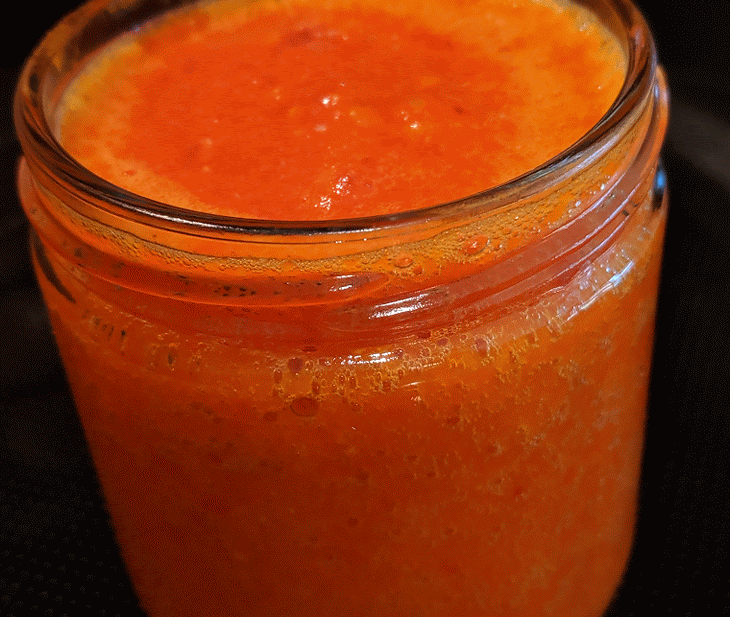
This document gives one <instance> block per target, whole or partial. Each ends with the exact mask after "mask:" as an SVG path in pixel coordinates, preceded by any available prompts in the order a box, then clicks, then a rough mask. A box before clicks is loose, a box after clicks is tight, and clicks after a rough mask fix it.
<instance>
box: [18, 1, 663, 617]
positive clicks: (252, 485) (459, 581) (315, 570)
mask: <svg viewBox="0 0 730 617" xmlns="http://www.w3.org/2000/svg"><path fill="white" fill-rule="evenodd" d="M169 4H170V3H168V2H136V3H135V2H127V3H118V2H110V3H108V4H105V3H94V4H91V5H88V6H86V7H83V8H82V9H81V10H80V11H79V12H77V13H75V14H73V15H71V16H70V17H69V18H67V19H66V20H65V21H64V22H62V24H61V25H60V26H57V27H56V28H55V29H54V30H53V31H51V32H50V33H49V34H48V35H47V37H46V38H45V39H44V41H43V42H42V43H41V45H40V46H39V47H38V48H37V50H36V51H35V52H34V55H33V56H32V57H31V58H30V60H29V62H28V64H27V66H26V67H25V70H24V72H23V75H22V78H21V81H20V84H19V87H18V91H17V96H16V108H15V119H16V127H17V131H18V134H19V137H20V140H21V143H22V147H23V152H24V159H23V161H22V162H21V165H20V168H19V176H18V182H19V191H20V196H21V200H22V203H23V205H24V208H25V211H26V213H27V215H28V217H29V219H30V221H31V224H32V232H31V246H32V253H33V259H34V264H35V268H36V274H37V277H38V280H39V283H40V286H41V288H42V290H43V295H44V298H45V302H46V305H47V307H48V312H49V315H50V318H51V321H52V324H53V329H54V334H55V337H56V340H57V343H58V347H59V350H60V353H61V356H62V358H63V362H64V366H65V368H66V372H67V375H68V379H69V382H70V385H71V388H72V390H73V393H74V397H75V401H76V405H77V408H78V413H79V415H80V417H81V420H82V423H83V426H84V430H85V433H86V437H87V439H88V442H89V446H90V449H91V452H92V455H93V459H94V462H95V465H96V469H97V471H98V475H99V479H100V481H101V485H102V487H103V491H104V495H105V498H106V502H107V506H108V509H109V512H110V514H111V518H112V521H113V524H114V527H115V530H116V535H117V539H118V542H119V546H120V550H121V552H122V555H123V557H124V560H125V562H126V565H127V568H128V571H129V574H130V577H131V579H132V581H133V583H134V586H135V589H136V591H137V593H138V595H139V597H140V600H141V604H142V606H143V607H144V608H145V609H146V610H147V611H148V612H149V614H150V616H151V617H172V616H175V617H181V616H187V615H190V616H200V615H242V616H243V615H256V616H262V617H264V616H274V615H317V616H326V615H338V616H346V615H352V616H356V615H363V616H365V615H414V616H415V615H418V616H427V615H440V616H451V615H460V616H463V617H469V616H477V615H478V616H484V615H488V616H490V617H497V616H507V615H521V616H526V617H533V616H534V617H537V616H541V615H561V617H573V616H575V617H587V616H597V615H600V614H601V613H602V612H603V611H604V610H605V608H606V606H607V605H608V603H609V600H610V598H611V595H612V594H613V592H614V590H615V588H616V586H617V584H618V582H619V580H620V578H621V575H622V572H623V569H624V567H625V564H626V561H627V559H628V555H629V552H630V549H631V544H632V538H633V531H634V525H635V516H636V502H637V488H638V480H639V472H640V464H641V455H642V446H643V431H644V421H645V408H646V398H647V386H648V378H649V371H650V361H651V353H652V340H653V328H654V311H655V301H656V296H657V287H658V283H659V274H660V263H661V248H662V238H663V232H664V226H665V220H666V205H665V203H664V192H663V177H662V174H661V171H659V173H658V172H657V167H658V155H659V149H660V147H661V142H662V139H663V137H664V133H665V129H666V124H667V91H666V86H665V82H664V78H663V74H662V72H661V70H659V69H658V68H657V65H656V58H655V51H654V47H653V43H652V39H651V36H650V34H649V32H648V30H647V27H646V24H645V23H644V21H643V19H642V18H641V16H640V15H639V14H638V13H637V11H636V10H635V9H634V8H633V7H632V6H631V5H630V4H629V3H628V2H625V1H624V0H615V1H609V0H606V1H596V2H590V3H586V4H587V6H589V7H590V8H592V9H593V10H595V11H596V12H597V13H598V14H599V16H600V17H601V19H602V21H603V22H604V23H605V25H606V27H607V28H609V29H610V30H611V31H612V32H613V33H614V35H615V36H616V37H617V38H618V40H619V41H620V43H621V45H622V46H624V48H625V53H626V57H627V59H628V61H627V75H626V80H625V83H624V86H623V88H622V90H621V92H620V95H619V97H618V98H617V100H616V101H615V103H614V104H613V105H612V106H611V108H610V110H609V111H608V112H607V113H606V115H605V116H604V117H603V118H602V119H601V121H600V122H599V123H598V124H597V125H596V126H595V127H594V128H593V129H591V130H590V131H589V132H588V133H587V134H586V135H585V136H584V137H583V138H582V139H581V140H580V141H578V142H577V143H576V144H574V145H573V146H571V147H570V148H569V149H568V150H566V151H565V152H563V153H562V154H560V155H559V156H557V157H555V158H553V159H551V160H550V161H548V162H547V163H546V164H544V165H542V166H540V167H539V168H537V169H534V170H532V171H531V172H529V173H527V174H525V175H523V176H521V177H519V178H517V179H515V180H513V181H510V182H508V183H506V184H503V185H500V186H498V187H495V188H492V189H489V190H487V191H485V192H482V193H480V194H477V195H475V196H472V197H469V198H466V199H463V200H460V201H456V202H452V203H448V204H443V205H437V206H433V207H429V208H425V209H419V210H414V211H407V212H402V213H398V214H394V215H381V216H374V217H368V218H358V219H350V220H337V221H321V222H296V223H291V222H285V221H266V220H250V219H236V218H232V217H222V216H213V215H206V214H202V213H197V212H192V211H186V210H182V209H179V208H174V207H172V206H169V205H165V204H162V203H159V202H155V201H152V200H149V199H145V198H143V197H140V196H138V195H134V194H132V193H129V192H127V191H125V190H123V189H121V188H118V187H116V186H114V185H112V184H110V183H108V182H106V181H104V180H102V179H100V178H98V177H97V176H95V175H93V174H92V173H91V172H89V171H88V170H87V169H85V168H84V167H83V166H82V165H80V164H79V163H78V162H77V161H76V160H74V159H73V158H72V157H70V156H69V155H68V154H67V152H66V151H65V150H64V149H63V148H62V147H61V145H59V143H58V140H57V138H56V137H55V136H54V132H53V130H52V128H51V127H52V126H53V123H54V114H55V113H56V111H57V109H58V107H59V105H60V102H61V101H62V99H63V94H64V91H65V88H66V87H67V85H68V83H69V81H70V80H71V79H72V77H73V76H74V75H75V74H76V73H77V72H78V70H79V67H81V66H83V64H84V62H85V60H86V59H87V58H88V57H89V56H90V55H91V54H93V53H94V51H95V50H97V49H98V48H100V47H101V46H103V45H104V44H105V43H106V42H107V41H109V40H111V39H112V38H113V37H114V36H116V35H117V34H119V33H122V32H124V31H127V30H129V29H130V28H132V27H133V26H134V24H136V23H139V22H140V21H143V20H145V19H147V18H149V17H151V16H153V15H155V14H157V13H159V12H161V11H163V10H165V9H166V7H168V5H169Z"/></svg>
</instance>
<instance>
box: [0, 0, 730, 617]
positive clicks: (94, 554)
mask: <svg viewBox="0 0 730 617" xmlns="http://www.w3.org/2000/svg"><path fill="white" fill-rule="evenodd" d="M71 4H73V3H71ZM688 4H689V5H691V6H686V5H688ZM69 6H70V5H69V4H68V3H66V6H65V7H64V6H63V3H60V4H59V5H58V6H54V7H53V8H52V9H51V8H48V9H44V8H37V7H34V6H30V4H29V7H25V8H23V7H21V13H22V14H23V15H26V16H27V19H26V20H25V21H23V20H20V21H19V22H18V23H19V24H20V26H19V29H20V32H21V35H22V36H21V39H20V41H21V44H17V43H16V44H13V45H12V46H11V48H10V49H9V50H8V51H7V52H6V53H5V54H4V56H3V57H2V62H3V64H2V67H3V68H2V69H0V78H1V79H0V96H2V101H1V103H2V110H1V113H2V116H0V155H1V157H2V160H1V161H0V178H1V182H0V190H1V191H2V202H1V203H2V206H1V208H2V209H1V210H0V615H3V616H7V617H35V616H36V615H37V616H41V615H42V616H47V617H62V616H67V617H74V616H75V615H86V614H92V615H109V616H114V615H119V616H121V617H125V616H132V617H134V616H137V617H139V616H141V615H144V614H143V613H142V612H141V611H140V610H139V609H138V608H137V604H136V599H135V597H134V593H133V592H132V590H131V588H130V585H129V582H128V579H127V577H126V574H125V571H124V566H123V565H122V563H121V560H120V558H119V554H118V551H117V548H116V545H115V543H114V538H113V534H112V532H111V529H110V526H109V523H108V520H107V516H106V513H105V511H104V506H103V501H102V499H101V497H100V493H99V488H98V485H97V482H96V478H95V475H94V471H93V468H92V466H91V463H90V459H89V455H88V452H87V450H86V446H85V443H84V439H83V435H82V432H81V429H80V427H79V424H78V422H77V420H76V416H75V412H74V408H73V402H72V400H71V398H70V395H69V392H68V389H67V387H66V384H65V381H64V376H63V370H62V368H61V366H60V363H59V360H58V356H57V353H56V350H55V347H54V344H53V340H52V338H51V334H50V330H49V326H48V322H47V319H46V315H45V313H44V309H43V305H42V302H41V298H40V295H39V292H38V289H37V287H36V284H35V281H34V279H33V276H32V273H31V271H30V266H29V261H28V252H27V249H26V234H27V225H26V223H25V219H24V217H23V215H22V211H21V210H20V207H19V205H18V202H17V199H16V197H15V188H14V171H15V164H16V160H17V157H18V155H19V147H18V145H17V142H16V141H15V139H14V137H13V131H12V128H11V123H10V119H9V108H10V103H9V101H10V96H11V91H12V88H13V85H14V81H15V78H16V75H17V69H18V66H19V64H20V62H21V61H22V59H23V57H24V56H25V55H26V54H27V52H28V51H29V49H30V46H31V44H32V42H33V41H34V40H35V39H37V38H38V36H39V35H40V33H41V32H42V30H43V29H44V28H45V27H47V26H49V25H51V23H53V21H55V19H56V18H57V17H58V15H59V14H61V13H62V12H63V11H64V9H65V8H68V7H69ZM702 6H703V5H702V3H685V2H680V1H679V0H670V1H669V2H665V3H662V4H661V5H657V6H653V5H649V6H645V7H644V10H645V12H646V13H647V14H648V16H649V19H650V22H651V23H652V26H653V28H654V30H655V32H656V35H657V39H658V43H659V51H660V54H661V57H662V60H663V62H664V64H665V65H666V66H667V70H668V74H669V80H670V86H671V89H672V96H673V101H672V119H671V125H670V131H669V138H668V141H667V145H666V148H665V152H664V161H665V165H666V169H667V174H668V177H669V183H670V200H671V201H670V217H669V226H668V231H667V241H666V254H665V263H664V270H663V278H662V289H661V295H660V300H659V314H658V322H657V335H656V350H655V359H654V369H653V376H652V387H651V403H650V409H649V419H648V427H647V441H646V451H645V459H644V467H643V478H642V484H641V501H640V516H639V523H638V528H637V535H636V543H635V547H634V552H633V556H632V559H631V562H630V564H629V567H628V570H627V572H626V576H625V580H624V583H623V585H622V586H621V588H620V589H619V591H618V593H617V595H616V598H615V600H614V602H613V604H612V606H611V607H610V609H609V611H608V614H607V615H610V616H611V617H629V616H637V617H638V616H643V615H652V616H653V615H661V616H663V615H682V616H685V615H691V616H701V617H705V616H708V615H711V616H714V615H722V614H729V613H730V577H729V576H728V574H727V572H728V571H730V550H729V546H730V326H729V325H728V323H729V322H730V76H729V75H728V70H727V65H728V62H730V45H728V34H727V28H728V27H730V10H728V8H727V5H726V7H725V8H724V9H722V8H721V9H719V11H720V12H718V11H717V10H716V9H714V8H713V12H710V11H703V10H702ZM35 13H39V14H38V15H37V14H35ZM26 34H27V36H26ZM23 37H24V38H23ZM5 44H6V45H7V42H6V43H5ZM24 45H25V47H24ZM183 592H184V590H181V593H183ZM455 617H457V616H455ZM486 617H488V616H486Z"/></svg>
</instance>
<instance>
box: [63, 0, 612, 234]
mask: <svg viewBox="0 0 730 617" xmlns="http://www.w3.org/2000/svg"><path fill="white" fill-rule="evenodd" d="M229 4H230V3H228V4H226V3H223V4H213V5H211V6H209V7H207V8H205V5H203V8H200V9H197V10H193V11H186V12H183V13H182V14H173V16H170V17H168V19H167V20H166V21H165V23H164V24H156V23H155V24H153V25H151V26H148V27H147V28H143V29H142V32H141V33H135V34H133V35H130V36H128V37H126V38H124V39H123V40H121V41H119V42H118V43H117V45H116V48H115V49H114V50H113V51H110V52H108V53H107V54H105V55H102V57H101V59H100V60H98V61H97V62H96V63H92V64H91V66H90V67H89V68H88V69H87V70H86V71H85V73H84V75H83V77H82V78H81V79H78V80H77V82H76V84H75V86H74V87H73V88H72V90H71V91H70V92H69V93H68V94H67V97H66V109H65V112H64V115H63V116H62V120H61V139H62V142H63V144H64V146H65V147H66V148H67V149H68V150H69V151H70V153H71V154H72V155H73V156H75V157H76V158H77V159H78V160H79V161H81V162H82V163H83V164H84V165H86V166H87V167H88V168H89V169H91V170H92V171H94V172H95V173H96V174H97V175H100V176H102V177H104V178H107V179H109V180H111V181H112V182H114V183H116V184H117V185H119V186H122V187H124V188H126V189H128V190H131V191H132V192H136V193H139V194H141V195H144V196H146V197H150V198H153V199H157V200H160V201H164V202H167V203H172V204H175V205H182V206H185V207H191V208H195V209H197V210H202V211H206V212H215V213H219V214H227V215H230V216H240V217H253V218H261V219H284V220H314V219H338V218H351V217H359V216H369V215H375V214H383V213H392V212H399V211H402V210H411V209H416V208H423V207H426V206H432V205H436V204H439V203H442V202H448V201H452V200H455V199H458V198H462V197H466V196H468V195H471V194H473V193H477V192H479V191H482V190H485V189H487V188H490V187H492V186H495V185H497V184H501V183H503V182H506V181H508V180H511V179H513V178H515V177H517V176H519V175H521V174H523V173H525V172H527V171H529V170H531V169H533V168H534V167H536V166H538V165H540V164H541V163H544V162H545V161H547V160H548V159H550V158H551V157H553V156H555V155H557V154H558V153H560V152H561V151H562V150H564V149H565V148H567V147H568V146H570V145H571V144H573V142H575V141H577V140H578V139H579V138H580V137H581V136H583V135H584V134H585V133H586V132H587V131H588V130H589V129H590V128H591V127H592V126H593V125H594V124H596V123H597V122H598V120H599V119H600V118H601V116H602V115H603V114H604V113H605V112H606V111H607V110H608V108H609V106H610V104H611V103H612V102H613V100H614V99H615V97H616V95H617V94H618V91H619V89H620V87H621V84H622V80H623V75H624V70H625V69H624V64H625V59H624V57H623V55H622V53H621V50H620V47H619V45H618V43H617V42H616V41H615V40H614V39H613V38H611V37H610V36H609V35H608V34H607V33H606V32H604V31H603V30H601V28H600V27H599V25H598V24H597V23H596V21H595V18H593V17H591V16H590V14H589V13H587V12H585V11H579V10H578V9H577V8H575V7H571V6H570V5H567V6H565V5H562V4H557V3H536V2H533V1H530V0H520V1H519V2H517V3H516V4H515V3H514V2H503V1H494V0H482V1H480V2H476V3H469V4H468V5H467V6H462V5H461V4H460V3H458V2H452V1H451V0H442V1H439V2H435V3H434V2H431V3H426V5H425V6H424V3H423V2H415V1H413V0H408V1H406V2H388V1H382V0H381V1H373V0H369V1H366V0H362V1H361V2H347V1H345V0H336V1H334V2H320V1H304V2H287V3H284V4H283V6H282V5H274V6H271V5H270V4H267V3H262V4H260V5H259V4H252V5H244V7H243V8H241V7H240V6H238V7H231V6H229ZM239 4H240V3H239Z"/></svg>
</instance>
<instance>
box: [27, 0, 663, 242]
mask: <svg viewBox="0 0 730 617" xmlns="http://www.w3.org/2000/svg"><path fill="white" fill-rule="evenodd" d="M187 1H189V0H187ZM572 1H575V2H576V3H578V4H581V5H582V6H585V7H586V8H588V9H589V10H592V11H593V12H594V13H595V14H598V16H599V18H600V19H602V21H604V23H605V21H606V20H610V21H611V22H612V23H608V24H606V25H608V26H609V27H612V29H613V30H614V34H617V35H621V34H623V36H624V37H625V39H624V40H623V41H622V40H619V43H620V44H623V45H625V53H626V60H627V64H626V75H625V78H624V82H623V85H622V87H621V90H620V92H619V93H618V95H617V97H616V98H615V100H614V102H613V103H612V104H611V106H610V107H609V109H608V110H607V111H606V112H605V114H604V115H603V116H602V117H601V119H600V120H599V121H598V122H597V123H596V124H595V125H594V126H593V127H592V128H591V129H590V130H589V131H588V132H587V133H585V134H584V135H583V136H582V137H581V138H580V139H579V140H577V141H576V142H574V143H573V144H572V145H570V146H568V147H567V148H566V149H565V150H563V151H562V152H560V153H559V154H557V155H556V156H554V157H552V158H551V159H549V160H547V161H545V162H544V163H541V164H540V165H538V166H536V167H534V168H533V169H531V170H529V171H527V172H525V173H524V174H522V175H519V176H517V177H515V178H512V179H510V180H508V181H507V182H505V183H503V184H499V185H496V186H493V187H490V188H488V189H486V190H484V191H480V192H478V193H475V194H473V195H470V196H466V197H462V198H459V199H456V200H453V201H449V202H445V203H440V204H434V205H431V206H426V207H420V208H415V209H409V210H404V211H401V212H397V213H391V214H378V215H370V216H362V217H353V218H346V219H329V220H327V219H325V220H316V221H307V220H294V221H291V220H281V219H260V218H256V219H252V218H239V217H233V216H223V215H216V214H209V213H205V212H199V211H195V210H189V209H185V208H181V207H177V206H172V205H170V204H166V203H163V202H160V201H156V200H154V199H149V198H146V197H143V196H141V195H138V194H136V193H133V192H130V191H128V190H126V189H123V188H121V187H119V186H116V185H115V184H113V183H111V182H109V181H107V180H105V179H103V178H101V177H99V176H97V175H95V174H93V173H92V172H91V171H90V170H88V169H87V168H86V167H84V166H83V165H81V164H80V163H79V162H78V161H77V160H76V159H74V158H73V157H71V156H70V155H69V154H68V153H67V152H66V150H65V149H64V148H63V147H62V146H61V144H60V143H59V142H58V140H57V139H56V137H55V135H54V133H53V131H52V129H51V127H50V123H49V120H48V116H47V110H46V109H45V107H46V106H45V105H44V99H45V98H46V92H47V85H46V84H45V83H44V80H43V78H44V77H46V78H47V77H48V75H49V73H50V71H53V70H55V71H58V68H57V63H55V62H54V61H53V58H54V55H55V53H59V52H60V51H62V50H63V45H64V44H67V43H69V42H70V40H71V37H72V35H73V34H74V33H75V32H77V31H78V30H79V29H80V27H82V26H83V25H84V24H85V23H89V22H90V20H91V18H93V17H94V16H95V15H96V13H95V12H94V11H97V12H98V9H99V7H103V6H104V5H106V4H107V2H106V1H102V0H100V1H99V2H92V3H88V4H85V5H82V6H81V7H80V8H79V9H77V10H76V11H74V12H73V13H70V14H69V15H67V16H66V17H65V18H64V19H62V20H61V21H60V22H58V23H57V24H56V25H55V26H54V27H53V28H52V29H51V30H50V31H49V32H47V33H46V35H45V36H44V38H43V39H42V40H41V41H40V42H39V44H38V45H37V47H36V48H35V50H34V51H33V53H32V55H31V56H30V57H29V59H28V60H27V61H26V64H25V66H24V68H23V71H22V73H21V77H20V79H19V81H18V85H17V88H16V92H15V102H14V121H15V128H16V132H17V134H18V137H19V139H20V142H21V146H22V148H23V152H24V155H25V157H26V160H29V164H30V165H31V166H32V167H35V168H41V169H46V170H50V171H51V172H52V175H53V176H55V177H57V178H59V179H60V180H61V181H62V182H63V183H64V184H65V185H66V187H68V188H69V189H70V190H72V191H77V192H79V193H80V194H84V195H87V196H90V197H91V198H92V199H93V201H94V203H95V204H96V205H99V206H101V207H103V208H104V209H107V210H110V211H111V212H112V213H113V214H115V215H117V216H121V217H122V218H128V219H133V220H134V222H135V223H136V224H143V225H149V226H151V227H161V228H165V229H167V230H169V231H183V232H185V233H188V234H193V235H202V236H206V235H209V234H211V233H212V234H214V235H220V234H223V235H226V236H229V235H231V234H232V235H234V236H238V235H254V236H267V235H277V236H287V237H290V238H291V237H302V236H317V235H329V234H338V233H348V232H360V233H366V232H368V231H373V230H380V231H382V230H384V229H387V228H390V227H401V226H403V225H412V224H418V223H423V222H437V221H444V220H449V219H453V218H461V217H464V216H469V215H471V214H473V213H476V212H479V213H481V212H487V211H491V210H493V209H497V208H499V207H500V206H504V205H506V204H509V203H511V202H516V201H519V200H521V199H523V198H524V197H526V196H528V195H530V194H531V193H533V192H535V191H536V190H537V188H538V187H539V188H540V189H544V187H545V183H546V181H547V182H550V181H551V180H552V181H554V182H558V181H559V180H560V179H561V178H563V177H565V176H566V174H569V173H570V171H571V170H572V169H573V168H574V167H575V166H576V164H578V163H579V162H580V161H581V160H583V159H585V158H586V156H587V155H588V154H589V153H590V152H591V151H593V150H595V149H596V147H598V146H599V145H600V144H602V143H603V142H605V141H606V139H608V137H609V136H610V135H612V134H614V133H615V132H616V129H617V127H619V126H621V125H622V124H623V123H624V121H625V120H626V119H627V118H628V117H629V116H631V114H632V111H633V110H635V109H636V107H637V106H638V105H640V104H641V102H642V101H643V100H644V99H645V97H646V96H647V95H648V93H649V92H650V90H651V87H652V84H653V82H654V78H655V72H656V66H657V61H656V50H655V46H654V41H653V38H652V35H651V32H650V31H649V28H648V25H647V23H646V21H645V19H644V17H643V16H642V14H641V12H640V11H639V10H638V9H637V8H636V7H635V6H634V5H633V3H632V2H631V0H572ZM160 4H161V5H162V6H167V7H169V2H164V3H160ZM599 12H600V14H599ZM616 30H619V31H618V32H617V31H616Z"/></svg>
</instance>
